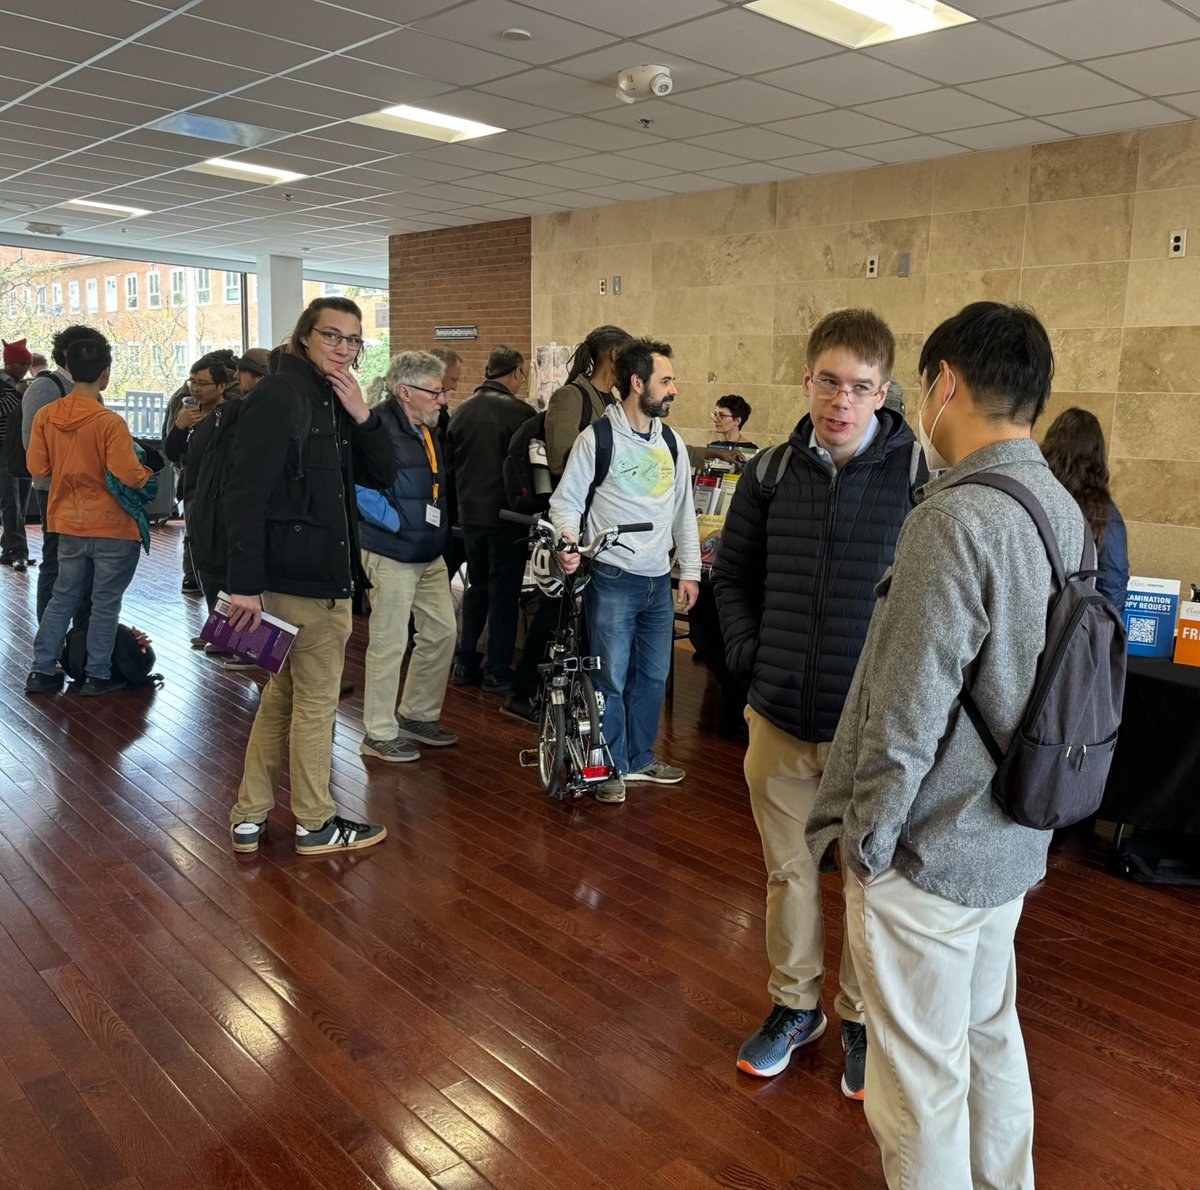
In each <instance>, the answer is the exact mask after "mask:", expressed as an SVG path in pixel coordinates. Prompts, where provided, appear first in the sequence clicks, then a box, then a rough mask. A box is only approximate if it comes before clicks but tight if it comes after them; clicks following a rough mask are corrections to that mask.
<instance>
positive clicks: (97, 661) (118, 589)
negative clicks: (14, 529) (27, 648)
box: [33, 533, 142, 681]
mask: <svg viewBox="0 0 1200 1190" xmlns="http://www.w3.org/2000/svg"><path fill="white" fill-rule="evenodd" d="M141 547H142V543H141V542H140V541H125V540H121V539H118V538H115V537H75V536H73V535H72V534H70V533H60V534H59V535H58V578H57V580H56V581H55V583H54V594H53V595H51V596H50V603H49V604H48V605H47V607H46V611H45V614H44V615H43V616H42V622H41V623H40V624H39V625H38V630H37V636H35V637H34V638H33V668H34V671H35V672H37V673H42V674H52V673H53V672H54V663H55V662H56V661H57V660H58V659H59V657H60V656H61V654H62V650H63V642H64V641H65V640H66V637H67V629H68V628H69V627H70V625H71V619H72V617H73V616H75V614H76V612H77V611H78V610H79V608H80V606H81V605H82V604H83V603H84V601H85V600H86V599H87V598H88V595H89V593H90V595H91V604H92V614H91V618H90V619H89V620H88V623H87V666H86V673H87V676H88V677H89V678H98V679H100V680H101V681H103V680H105V679H107V678H109V677H111V676H112V654H113V645H114V644H115V643H116V639H117V622H118V620H119V619H120V616H121V597H122V596H123V595H124V594H125V589H126V588H127V587H128V586H129V584H130V583H131V582H132V581H133V573H134V571H135V570H137V564H138V550H140V549H141Z"/></svg>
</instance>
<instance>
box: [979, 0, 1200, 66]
mask: <svg viewBox="0 0 1200 1190" xmlns="http://www.w3.org/2000/svg"><path fill="white" fill-rule="evenodd" d="M996 24H997V25H1000V26H1002V27H1003V28H1005V29H1010V30H1011V31H1012V32H1013V33H1016V34H1018V35H1019V36H1021V37H1027V38H1028V39H1029V40H1030V41H1033V42H1036V43H1037V44H1038V45H1044V46H1046V47H1048V48H1049V49H1052V50H1057V51H1058V52H1059V53H1061V54H1063V55H1064V56H1065V57H1070V58H1074V59H1077V60H1078V59H1083V58H1097V57H1099V56H1100V55H1102V54H1121V53H1126V52H1128V51H1130V50H1141V49H1146V48H1148V47H1149V46H1155V45H1169V44H1170V43H1172V42H1176V41H1188V40H1190V39H1192V38H1195V37H1200V21H1198V20H1197V19H1196V18H1195V17H1194V16H1190V15H1189V14H1187V13H1185V12H1180V11H1179V9H1178V8H1176V7H1175V6H1174V5H1173V4H1168V3H1167V2H1166V0H1137V3H1136V4H1130V3H1129V2H1128V0H1063V3H1061V4H1049V5H1046V6H1045V7H1042V8H1037V9H1034V10H1032V11H1030V12H1019V13H1014V14H1013V15H1011V16H1004V17H997V18H996Z"/></svg>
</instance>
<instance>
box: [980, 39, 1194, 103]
mask: <svg viewBox="0 0 1200 1190" xmlns="http://www.w3.org/2000/svg"><path fill="white" fill-rule="evenodd" d="M1194 44H1196V45H1197V46H1200V42H1196V43H1194ZM1146 52H1147V53H1151V54H1157V53H1161V52H1162V51H1160V50H1148V51H1146ZM1130 56H1131V57H1138V56H1139V55H1136V54H1133V55H1130ZM1114 60H1115V59H1111V58H1110V59H1109V60H1108V61H1110V62H1111V61H1114ZM1196 65H1197V66H1200V56H1198V57H1197V62H1196ZM1105 73H1107V71H1105ZM1191 77H1193V78H1194V77H1195V71H1194V69H1193V72H1192V76H1191ZM1143 79H1144V82H1145V85H1147V86H1149V85H1152V84H1153V83H1156V82H1157V81H1158V79H1157V76H1150V77H1146V76H1140V77H1139V81H1143ZM962 89H963V90H964V91H969V92H970V93H971V94H972V95H978V96H980V97H981V98H982V99H990V100H991V101H992V102H993V103H1000V104H1003V105H1004V106H1005V107H1008V108H1011V109H1012V110H1013V111H1015V112H1020V113H1021V114H1022V115H1025V116H1044V115H1046V114H1048V113H1049V112H1067V111H1074V110H1075V109H1077V108H1081V107H1096V106H1100V105H1103V104H1109V103H1120V102H1122V101H1124V100H1128V99H1137V98H1138V96H1137V95H1136V94H1135V93H1134V92H1133V91H1130V90H1129V89H1128V88H1126V87H1122V86H1119V85H1118V84H1117V83H1114V82H1110V81H1109V80H1108V79H1105V78H1101V77H1100V76H1099V75H1096V74H1093V73H1092V72H1091V71H1090V70H1084V69H1083V67H1082V66H1075V65H1069V66H1052V67H1050V69H1049V70H1035V71H1033V72H1032V73H1028V74H1010V75H1008V76H1007V77H1006V78H998V79H988V80H986V81H984V82H981V83H964V84H963V86H962Z"/></svg>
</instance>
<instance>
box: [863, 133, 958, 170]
mask: <svg viewBox="0 0 1200 1190" xmlns="http://www.w3.org/2000/svg"><path fill="white" fill-rule="evenodd" d="M857 152H858V153H860V154H861V155H862V156H864V157H873V158H874V159H875V160H877V161H883V162H886V163H887V164H888V165H894V164H896V163H897V162H900V161H923V160H924V159H925V158H926V157H949V156H952V155H953V154H955V153H964V152H966V150H965V149H964V148H963V147H962V145H956V144H952V143H951V142H950V141H947V140H942V139H940V138H938V137H936V136H909V137H905V138H903V139H901V140H889V141H881V142H880V143H879V144H875V145H859V146H858V148H857Z"/></svg>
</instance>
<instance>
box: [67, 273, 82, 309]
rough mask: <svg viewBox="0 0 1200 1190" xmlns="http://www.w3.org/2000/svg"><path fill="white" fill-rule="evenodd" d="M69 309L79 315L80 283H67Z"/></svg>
mask: <svg viewBox="0 0 1200 1190" xmlns="http://www.w3.org/2000/svg"><path fill="white" fill-rule="evenodd" d="M67 308H68V309H69V310H70V312H71V313H72V314H78V313H79V282H78V281H68V282H67Z"/></svg>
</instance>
